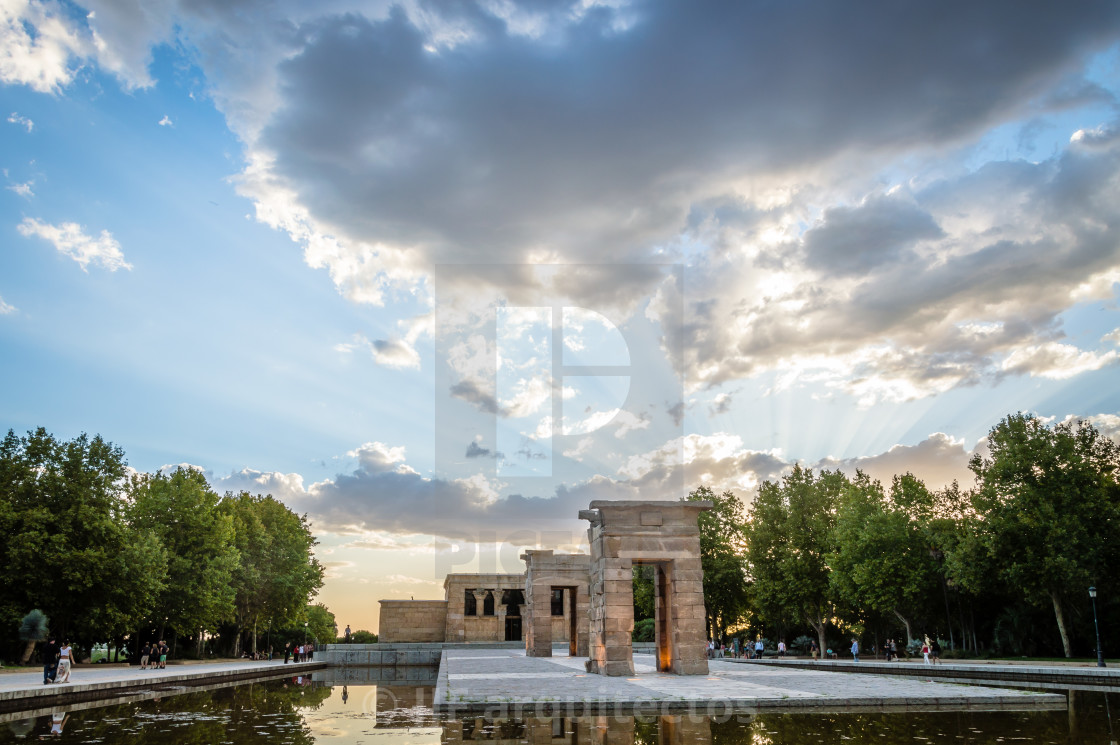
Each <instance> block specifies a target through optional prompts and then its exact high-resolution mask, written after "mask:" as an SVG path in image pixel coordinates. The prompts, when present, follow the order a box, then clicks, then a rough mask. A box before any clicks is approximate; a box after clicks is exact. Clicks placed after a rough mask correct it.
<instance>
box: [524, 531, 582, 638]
mask: <svg viewBox="0 0 1120 745" xmlns="http://www.w3.org/2000/svg"><path fill="white" fill-rule="evenodd" d="M521 559H522V560H523V561H524V562H525V607H526V614H527V617H526V619H525V654H527V655H528V656H529V657H551V656H552V638H553V624H554V621H555V620H556V617H555V616H554V615H553V613H552V596H553V593H554V592H555V591H560V593H561V598H562V600H561V602H562V603H563V611H564V612H563V614H562V616H561V618H562V619H563V622H564V623H565V624H566V626H567V628H566V634H565V635H566V636H567V638H568V654H569V655H571V656H572V657H586V656H587V650H588V604H589V574H588V568H589V566H590V562H591V557H590V556H588V555H587V554H554V553H553V552H552V551H551V550H534V551H526V552H525V553H524V554H522V555H521Z"/></svg>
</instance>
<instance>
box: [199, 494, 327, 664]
mask: <svg viewBox="0 0 1120 745" xmlns="http://www.w3.org/2000/svg"><path fill="white" fill-rule="evenodd" d="M221 505H222V510H223V512H225V514H228V515H229V516H230V518H231V519H232V522H233V536H234V538H233V540H234V545H235V546H236V548H237V550H238V555H239V557H240V559H239V562H238V564H237V566H236V567H235V569H234V572H233V589H234V614H235V621H236V624H237V627H238V629H239V630H248V631H250V632H251V634H252V651H254V652H255V651H256V650H257V632H258V630H259V628H260V627H261V626H262V625H264V624H267V625H269V626H271V627H272V628H280V627H282V626H284V625H287V624H290V623H293V622H295V621H297V620H299V619H300V617H301V615H302V611H303V609H304V607H305V606H306V605H307V603H308V600H309V599H310V598H311V597H312V596H313V595H314V594H315V592H316V591H318V589H319V588H320V587H322V586H323V567H322V565H321V564H319V561H318V560H317V559H316V558H315V556H314V554H313V553H312V549H313V548H314V547H315V546H316V545H317V543H318V541H316V540H315V537H314V536H313V535H312V534H311V528H310V526H309V525H308V524H307V520H306V518H304V517H301V516H300V515H297V514H295V513H294V512H292V511H291V510H289V509H288V508H287V507H286V506H285V505H284V504H283V503H281V502H279V501H277V500H276V499H274V498H273V497H272V496H265V497H262V496H260V495H252V494H249V493H248V492H241V493H239V494H236V495H234V494H232V493H227V494H226V496H225V498H224V499H223V500H222V502H221ZM238 639H239V640H240V634H239V635H238ZM238 651H239V647H237V646H235V649H234V653H235V654H237V653H238Z"/></svg>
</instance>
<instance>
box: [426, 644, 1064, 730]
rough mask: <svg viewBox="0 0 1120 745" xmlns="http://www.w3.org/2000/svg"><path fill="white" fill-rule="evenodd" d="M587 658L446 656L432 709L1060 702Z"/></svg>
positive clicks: (943, 687) (812, 673)
mask: <svg viewBox="0 0 1120 745" xmlns="http://www.w3.org/2000/svg"><path fill="white" fill-rule="evenodd" d="M586 659H587V658H585V657H526V656H525V653H524V651H521V650H504V649H479V650H458V649H457V650H446V651H445V652H444V655H443V661H442V662H441V664H440V672H439V677H438V681H437V687H436V695H435V708H436V709H437V711H445V712H449V713H450V712H462V713H468V712H481V711H492V710H495V709H505V710H510V711H513V710H518V709H520V710H523V711H526V710H536V711H540V712H542V713H547V712H548V711H561V710H572V709H579V710H582V711H588V710H601V711H615V710H617V711H623V710H626V709H635V710H664V711H700V712H703V713H714V714H719V713H724V712H730V711H767V710H790V709H803V710H808V709H813V710H821V709H824V710H844V711H861V710H876V711H878V710H915V711H916V710H922V711H928V710H941V709H946V710H948V709H979V710H988V709H1023V710H1028V709H1054V708H1064V707H1065V705H1066V704H1065V697H1064V696H1061V695H1055V694H1045V693H1037V692H1030V691H1022V690H1013V689H1001V688H990V687H984V686H971V685H961V684H956V683H947V682H936V681H933V680H923V679H918V678H913V677H909V678H898V677H892V676H888V675H856V674H851V673H843V672H834V671H823V670H822V671H816V670H800V669H793V668H787V667H778V666H763V665H744V664H741V663H735V662H732V661H730V660H727V661H724V660H711V661H710V673H709V674H708V675H687V676H682V675H672V674H666V673H659V672H656V670H655V669H654V658H653V655H643V654H635V655H634V668H635V675H634V676H632V677H625V678H622V677H620V678H608V677H605V676H602V675H594V674H589V673H586V672H585V671H584V663H585V662H586Z"/></svg>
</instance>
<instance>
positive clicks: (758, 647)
mask: <svg viewBox="0 0 1120 745" xmlns="http://www.w3.org/2000/svg"><path fill="white" fill-rule="evenodd" d="M764 649H765V645H764V644H763V643H762V635H759V637H758V638H757V639H755V640H754V658H755V659H756V660H761V659H762V652H763V650H764Z"/></svg>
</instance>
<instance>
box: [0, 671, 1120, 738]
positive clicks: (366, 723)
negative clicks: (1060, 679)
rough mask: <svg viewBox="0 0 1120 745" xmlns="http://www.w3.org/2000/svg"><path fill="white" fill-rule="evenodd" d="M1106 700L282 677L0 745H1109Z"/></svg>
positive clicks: (107, 711)
mask: <svg viewBox="0 0 1120 745" xmlns="http://www.w3.org/2000/svg"><path fill="white" fill-rule="evenodd" d="M1111 696H1112V699H1113V700H1112V701H1111V702H1110V701H1109V700H1108V699H1107V698H1106V697H1105V695H1104V694H1101V693H1095V692H1079V693H1077V694H1076V695H1074V696H1070V697H1069V703H1070V706H1069V708H1068V710H1065V711H1062V710H1058V711H1039V712H952V711H949V712H932V713H891V714H887V713H877V714H843V713H835V714H759V715H749V714H741V715H732V716H727V717H719V718H714V719H713V718H708V717H700V716H689V715H673V716H656V715H652V716H639V717H630V716H579V717H551V718H522V719H518V718H508V717H506V718H487V717H472V716H466V717H457V718H453V719H441V718H439V717H437V716H436V715H435V714H433V713H432V710H431V704H432V689H431V687H429V686H408V685H399V686H394V685H380V686H377V687H376V688H375V687H374V686H365V685H354V684H351V685H350V686H349V688H348V690H347V698H346V700H343V686H341V685H339V686H333V687H332V686H328V685H319V684H316V685H314V686H312V685H310V681H309V680H307V679H302V680H299V681H297V680H296V679H288V680H284V681H269V682H265V683H255V684H246V685H240V686H236V687H230V688H223V689H218V690H212V691H198V692H190V693H183V694H181V695H170V696H167V697H164V698H162V699H151V700H147V701H140V702H136V703H128V704H119V705H114V706H104V707H100V708H90V709H86V710H75V711H71V712H68V713H69V717H68V719H67V720H66V721H67V724H66V725H65V729H64V732H63V733H62V735H61V736H60V737H56V736H52V735H51V733H50V728H51V724H52V722H53V721H57V720H58V719H59V718H60V717H59V715H60V714H62V715H65V714H66V713H67V712H64V711H62V710H56V711H55V712H52V713H51V714H46V715H40V716H38V717H35V718H26V717H24V718H22V719H21V718H20V717H19V715H7V716H5V717H0V722H4V724H3V725H0V745H7V743H16V742H26V741H29V740H36V739H59V740H63V741H70V742H100V743H103V744H104V745H133V744H135V745H140V744H141V743H143V744H144V745H147V744H148V743H157V744H158V745H188V744H193V743H207V744H209V743H225V744H228V745H241V744H242V743H250V742H252V743H259V742H262V741H265V742H269V743H281V744H283V745H311V743H316V742H318V743H320V745H322V744H323V743H326V742H330V743H332V745H356V744H357V743H359V742H361V743H364V744H365V745H394V744H395V743H400V742H405V741H407V742H408V743H410V745H429V743H431V744H434V743H436V742H437V741H438V742H439V745H484V744H485V745H861V744H867V745H869V744H870V743H875V744H876V745H901V744H902V743H907V745H913V744H914V743H921V744H922V745H939V744H940V745H948V743H953V745H957V744H958V743H969V744H972V745H989V744H990V745H995V743H1004V742H1011V741H1015V742H1019V743H1037V744H1040V745H1041V744H1042V743H1061V744H1062V745H1067V744H1071V743H1082V742H1085V743H1095V742H1101V743H1107V742H1109V741H1110V739H1111V732H1112V731H1113V730H1114V725H1113V724H1112V722H1111V721H1110V716H1109V715H1110V714H1111V713H1112V711H1113V710H1115V709H1116V707H1117V704H1118V703H1120V701H1117V694H1111ZM1109 704H1111V705H1110V706H1109ZM52 715H53V719H52ZM316 735H318V738H317V737H316ZM402 736H403V737H405V738H407V740H402V739H401V738H402ZM379 741H380V743H379Z"/></svg>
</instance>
